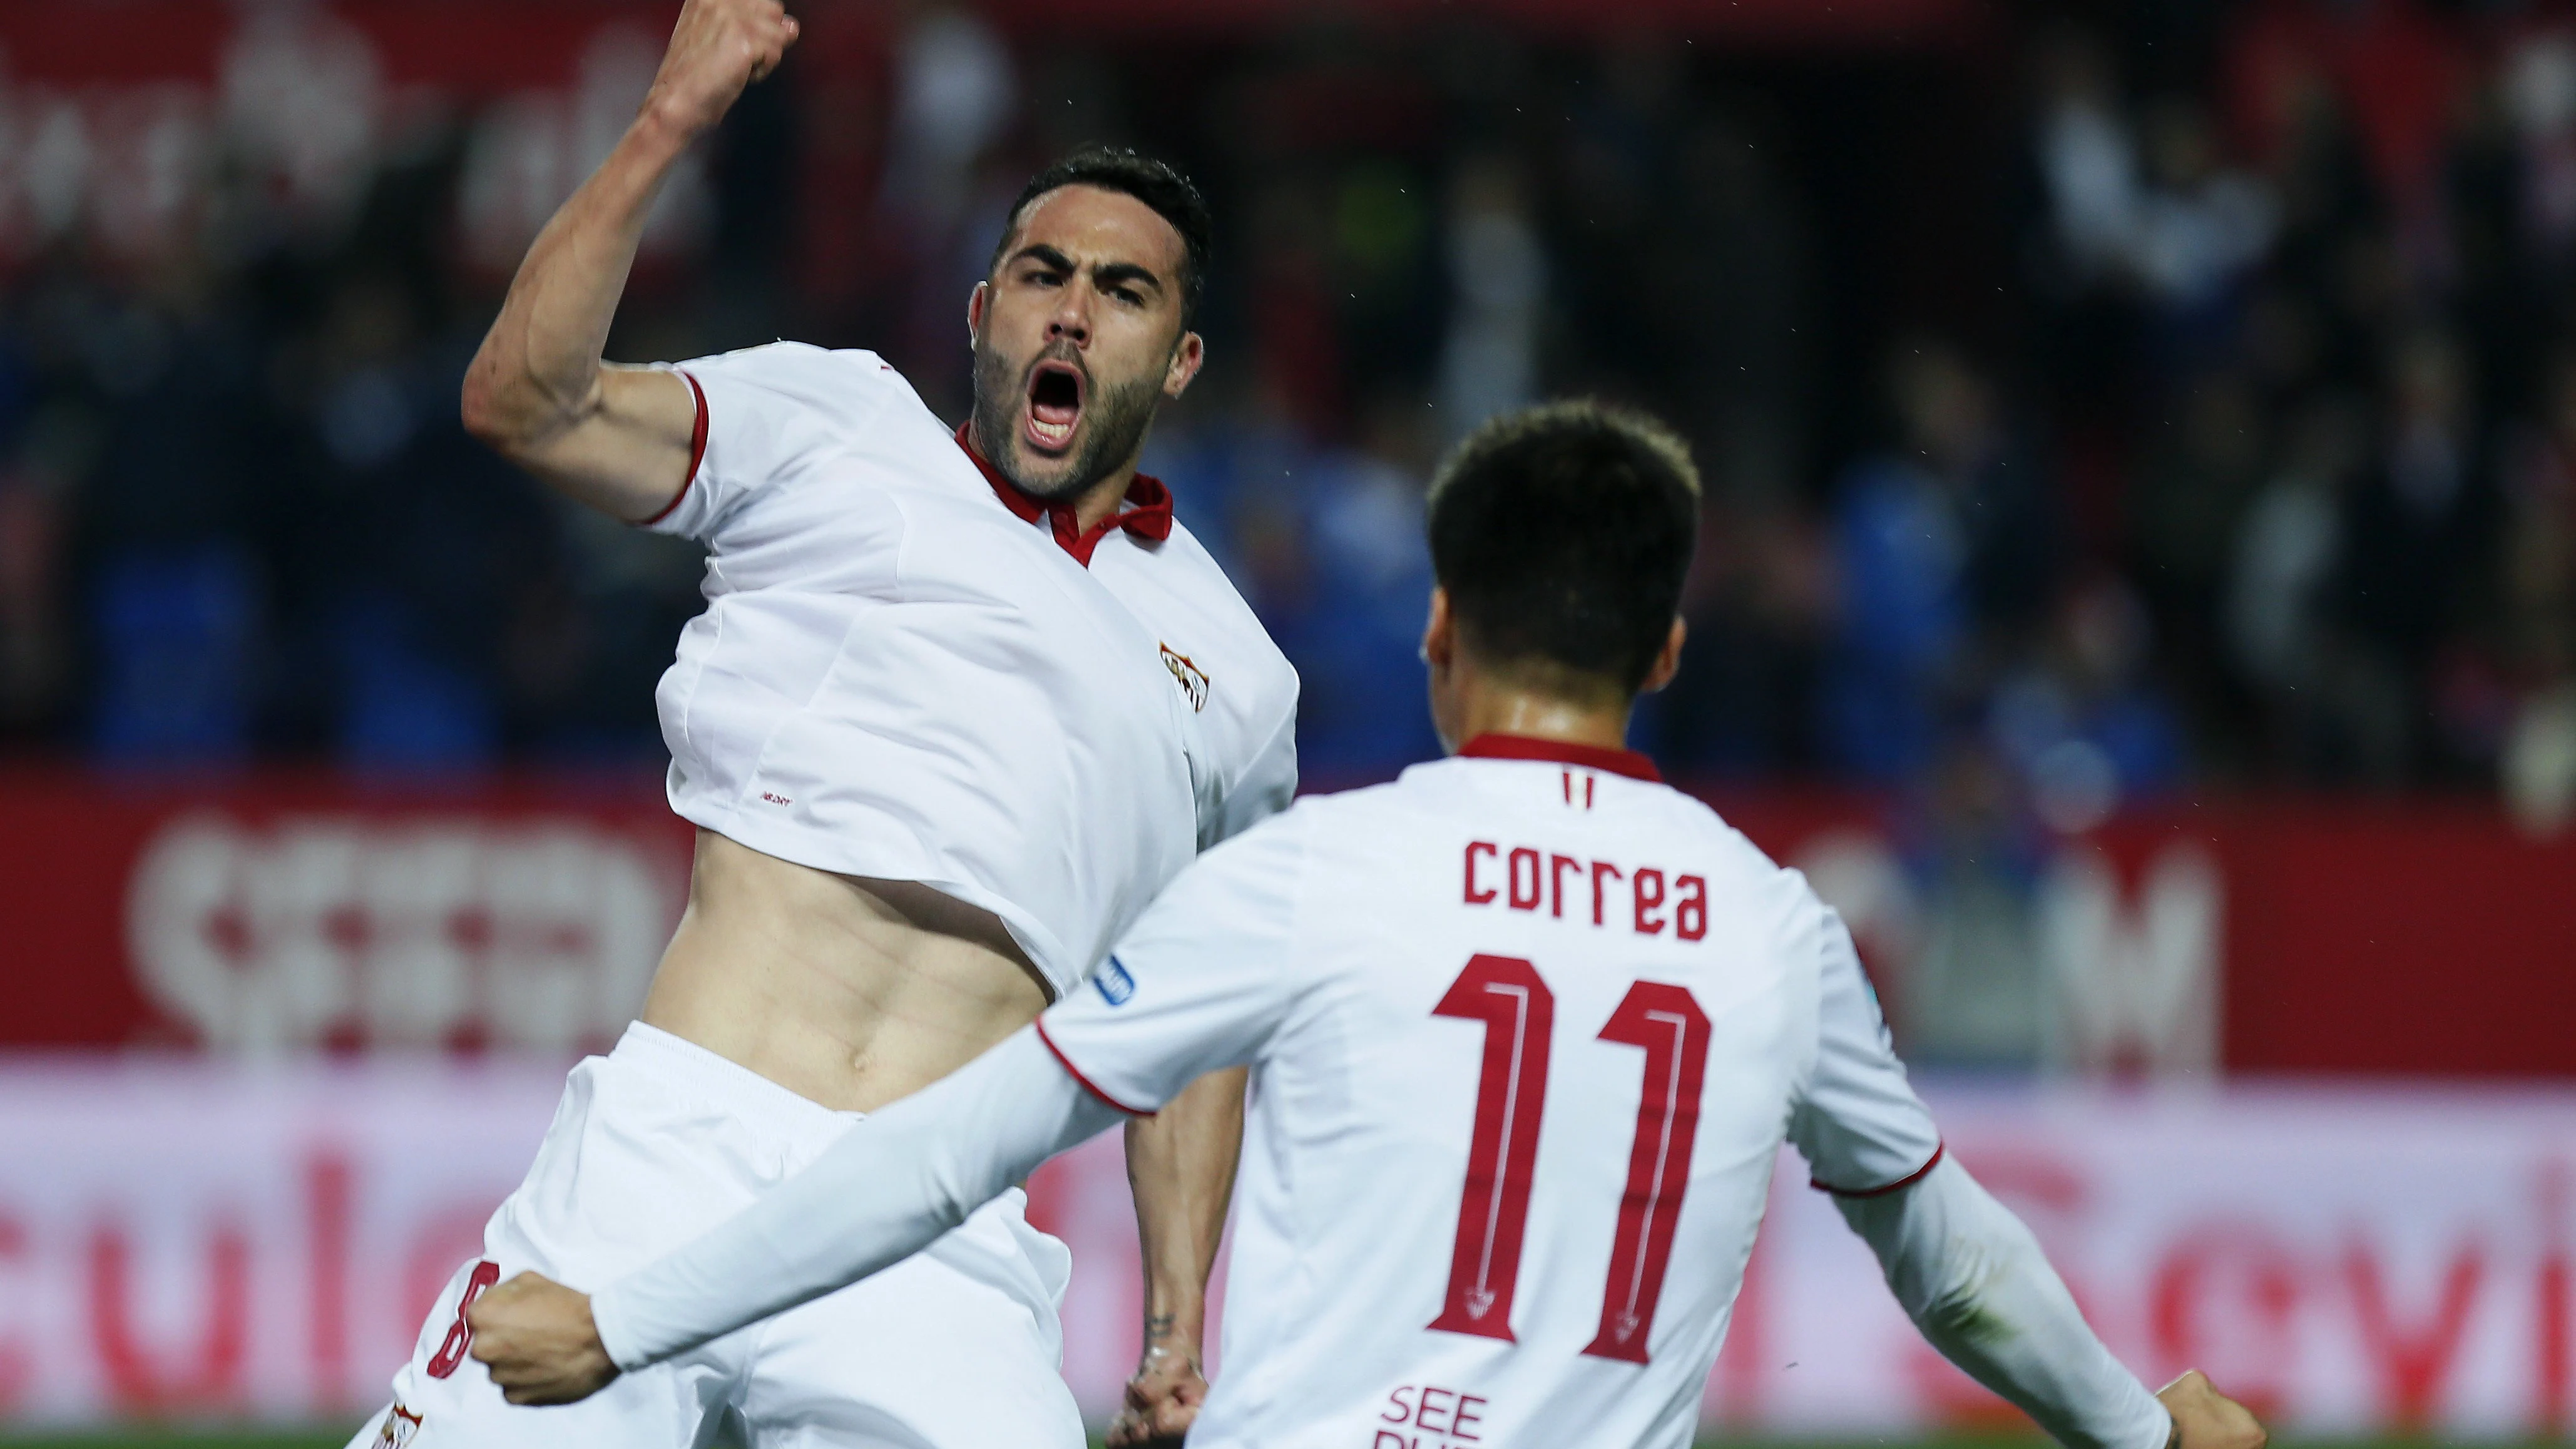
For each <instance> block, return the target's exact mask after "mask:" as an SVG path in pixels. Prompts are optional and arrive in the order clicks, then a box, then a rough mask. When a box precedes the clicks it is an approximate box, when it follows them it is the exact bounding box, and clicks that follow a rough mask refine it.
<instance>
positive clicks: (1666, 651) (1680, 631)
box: [1637, 614, 1690, 694]
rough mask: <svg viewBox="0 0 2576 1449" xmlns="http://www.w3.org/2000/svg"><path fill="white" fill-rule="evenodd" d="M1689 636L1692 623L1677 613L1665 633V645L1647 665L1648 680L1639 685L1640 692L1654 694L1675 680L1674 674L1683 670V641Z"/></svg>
mask: <svg viewBox="0 0 2576 1449" xmlns="http://www.w3.org/2000/svg"><path fill="white" fill-rule="evenodd" d="M1689 637H1690V625H1688V624H1685V623H1683V622H1682V616H1681V615H1679V614H1675V615H1674V616H1673V627H1672V630H1671V631H1670V632H1669V633H1667V634H1665V635H1664V647H1663V648H1661V649H1659V650H1656V651H1655V662H1654V663H1653V664H1651V665H1648V666H1647V668H1646V682H1645V683H1644V684H1641V685H1639V686H1638V688H1637V692H1638V693H1640V694H1652V693H1654V692H1655V691H1656V690H1659V689H1661V688H1663V687H1664V686H1665V685H1667V684H1670V683H1672V682H1673V676H1674V675H1675V674H1678V673H1680V672H1681V667H1682V641H1683V640H1685V639H1687V638H1689Z"/></svg>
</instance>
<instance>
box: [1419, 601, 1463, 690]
mask: <svg viewBox="0 0 2576 1449" xmlns="http://www.w3.org/2000/svg"><path fill="white" fill-rule="evenodd" d="M1457 659H1458V620H1457V617H1456V616H1455V615H1453V614H1451V613H1450V612H1449V591H1448V590H1447V589H1444V588H1442V587H1440V586H1439V585H1438V584H1434V585H1432V586H1431V617H1430V618H1429V619H1427V620H1425V621H1424V622H1423V625H1422V662H1423V663H1425V664H1428V665H1430V666H1431V671H1432V673H1434V674H1445V673H1447V672H1448V670H1449V666H1450V665H1452V664H1454V663H1456V662H1457Z"/></svg>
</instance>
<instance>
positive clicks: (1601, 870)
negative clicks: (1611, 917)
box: [1592, 860, 1627, 926]
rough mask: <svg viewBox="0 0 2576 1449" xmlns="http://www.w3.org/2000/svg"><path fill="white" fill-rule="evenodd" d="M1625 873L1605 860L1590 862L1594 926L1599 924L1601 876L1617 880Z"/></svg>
mask: <svg viewBox="0 0 2576 1449" xmlns="http://www.w3.org/2000/svg"><path fill="white" fill-rule="evenodd" d="M1626 874H1627V872H1626V871H1623V870H1621V869H1620V868H1619V867H1617V866H1615V865H1612V864H1611V863H1610V862H1608V861H1606V860H1596V861H1594V862H1592V924H1594V925H1596V926H1597V925H1600V924H1601V877H1603V876H1605V875H1606V876H1608V877H1610V878H1611V879H1612V880H1617V879H1619V878H1620V877H1621V876H1623V875H1626Z"/></svg>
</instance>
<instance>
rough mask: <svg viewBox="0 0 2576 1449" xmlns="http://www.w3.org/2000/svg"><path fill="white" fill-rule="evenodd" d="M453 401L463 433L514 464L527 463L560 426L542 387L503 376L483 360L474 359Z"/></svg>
mask: <svg viewBox="0 0 2576 1449" xmlns="http://www.w3.org/2000/svg"><path fill="white" fill-rule="evenodd" d="M456 401H457V408H456V411H457V416H458V418H459V420H460V421H462V422H463V423H464V424H465V431H466V432H467V433H469V434H471V435H472V436H473V438H474V440H475V441H477V442H479V443H481V444H483V445H484V446H485V447H488V448H490V449H491V450H492V451H494V452H496V453H498V454H500V455H501V456H502V457H504V458H507V459H509V460H510V461H512V462H514V463H526V462H527V461H528V460H529V458H530V456H531V454H532V453H533V452H534V451H535V449H536V447H537V445H538V444H539V443H540V442H542V441H543V440H544V439H545V438H546V437H547V436H548V435H549V434H550V433H552V432H554V431H555V430H556V428H557V427H558V426H559V425H560V421H559V419H558V418H557V417H556V416H555V414H556V412H557V409H555V408H554V407H552V406H550V403H549V399H548V398H547V396H546V394H545V390H544V389H543V388H542V387H539V386H538V385H537V384H536V383H535V382H534V380H533V379H529V378H510V377H506V376H503V375H502V374H501V371H500V368H499V367H498V366H496V365H495V364H493V363H492V362H491V360H490V359H489V358H486V357H477V358H475V359H474V365H473V366H471V367H469V368H467V369H466V370H465V384H464V386H463V387H462V388H460V389H459V390H458V393H457V400H456Z"/></svg>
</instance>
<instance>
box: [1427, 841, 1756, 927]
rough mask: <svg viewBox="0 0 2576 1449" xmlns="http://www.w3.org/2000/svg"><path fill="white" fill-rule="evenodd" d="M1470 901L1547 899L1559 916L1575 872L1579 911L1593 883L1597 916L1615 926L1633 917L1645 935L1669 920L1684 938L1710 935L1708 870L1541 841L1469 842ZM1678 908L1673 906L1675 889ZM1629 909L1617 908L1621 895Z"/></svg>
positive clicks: (1525, 904) (1516, 903) (1525, 903)
mask: <svg viewBox="0 0 2576 1449" xmlns="http://www.w3.org/2000/svg"><path fill="white" fill-rule="evenodd" d="M1466 855H1467V869H1466V876H1467V880H1466V892H1465V895H1466V902H1467V904H1469V905H1471V906H1490V905H1494V904H1496V903H1497V902H1499V903H1501V904H1502V905H1503V906H1505V907H1506V908H1508V909H1511V910H1515V911H1535V910H1537V909H1538V908H1539V907H1540V906H1541V905H1545V906H1546V907H1547V912H1548V914H1549V915H1551V916H1555V917H1558V918H1562V917H1563V916H1564V915H1565V899H1566V889H1565V877H1566V874H1567V873H1568V872H1569V871H1570V872H1572V873H1573V876H1574V896H1575V907H1576V914H1577V916H1578V917H1579V916H1580V915H1581V911H1582V904H1583V899H1582V898H1583V891H1584V887H1585V885H1586V884H1587V883H1588V884H1589V885H1590V886H1591V890H1592V924H1594V925H1596V926H1610V925H1612V924H1614V923H1618V924H1625V925H1627V926H1629V927H1630V928H1631V929H1632V930H1634V931H1635V932H1636V933H1637V934H1638V935H1640V936H1660V935H1662V934H1663V933H1664V927H1665V926H1667V925H1669V926H1671V927H1672V929H1673V936H1674V938H1675V939H1676V940H1682V941H1697V940H1700V939H1702V938H1704V937H1706V936H1707V935H1708V878H1707V877H1706V876H1703V875H1697V874H1691V875H1671V876H1669V880H1670V885H1669V888H1668V887H1667V884H1666V882H1667V877H1668V872H1666V871H1665V870H1664V868H1663V867H1661V866H1653V865H1641V866H1637V867H1635V868H1634V869H1630V868H1627V867H1623V866H1620V865H1616V864H1614V863H1612V862H1610V861H1606V860H1587V859H1585V858H1584V857H1582V856H1576V855H1566V854H1564V853H1562V852H1560V851H1554V850H1541V849H1540V848H1538V847H1537V846H1534V845H1515V846H1513V847H1512V848H1511V849H1510V850H1509V851H1505V850H1504V849H1503V847H1501V846H1500V845H1497V844H1496V843H1494V842H1493V841H1490V840H1471V841H1468V842H1467V852H1466ZM1668 889H1669V895H1670V900H1671V913H1670V914H1669V915H1667V914H1666V913H1665V903H1666V897H1667V891H1668ZM1614 901H1615V902H1618V903H1620V904H1623V905H1624V907H1625V909H1623V910H1620V911H1617V912H1616V913H1615V914H1614V913H1613V912H1612V910H1611V907H1612V904H1613V902H1614Z"/></svg>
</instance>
